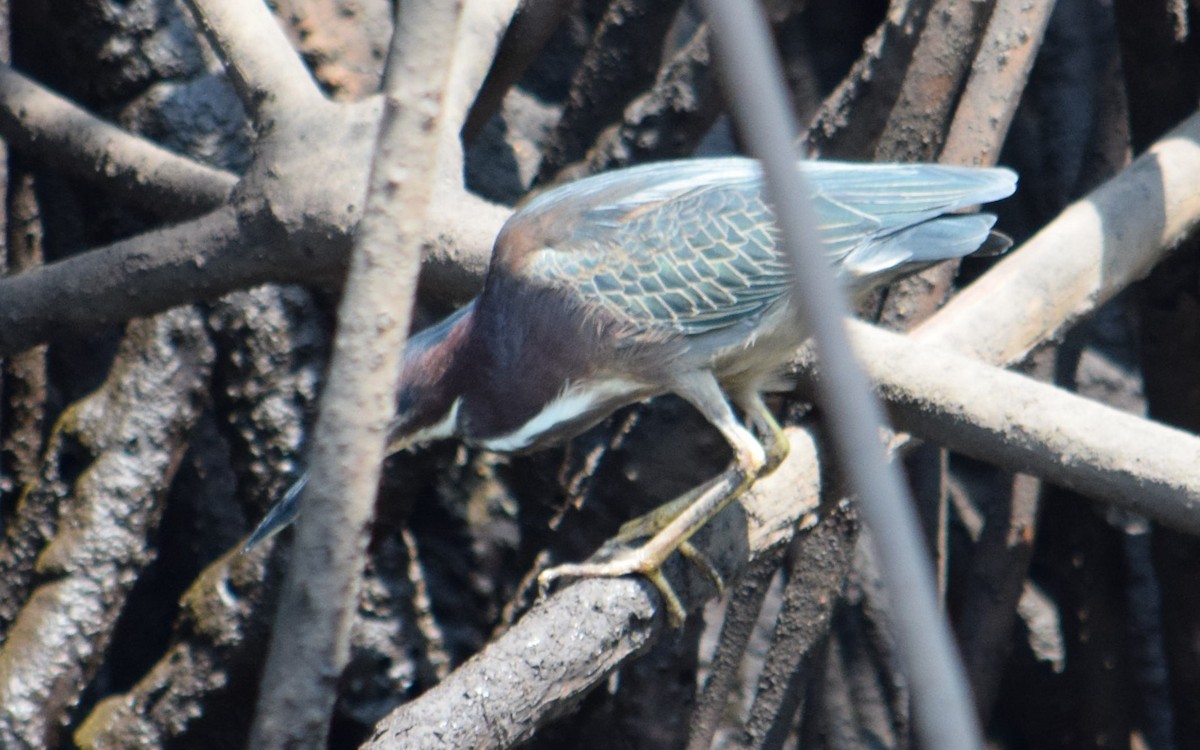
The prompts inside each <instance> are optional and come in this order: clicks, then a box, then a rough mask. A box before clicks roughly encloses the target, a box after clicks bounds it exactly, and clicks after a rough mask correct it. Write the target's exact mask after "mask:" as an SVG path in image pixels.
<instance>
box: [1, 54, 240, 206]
mask: <svg viewBox="0 0 1200 750" xmlns="http://www.w3.org/2000/svg"><path fill="white" fill-rule="evenodd" d="M0 136H3V138H4V140H5V141H6V142H7V143H8V145H9V146H11V147H12V148H14V149H15V150H17V151H19V152H20V153H22V154H24V155H26V156H28V157H30V158H31V159H34V160H36V161H38V162H40V163H43V164H46V165H48V166H50V167H52V168H54V169H55V170H57V171H59V172H62V173H63V174H66V175H70V176H71V177H75V178H78V179H81V180H85V181H87V182H91V183H93V184H100V185H101V186H103V187H104V189H105V190H108V191H110V192H112V193H114V194H116V195H117V196H119V197H120V198H121V199H123V200H126V201H128V202H129V203H131V204H133V205H135V206H137V207H139V208H144V209H148V210H151V211H153V212H155V213H156V214H158V215H159V216H162V217H163V218H167V219H182V218H188V217H192V216H196V215H197V214H201V213H204V212H205V211H209V210H212V209H213V208H216V207H217V206H219V205H221V204H223V203H224V202H225V201H226V200H228V199H229V193H230V191H231V190H232V189H233V186H234V184H235V183H236V182H237V176H236V175H233V174H231V173H229V172H226V171H224V170H221V169H214V168H213V167H209V166H205V165H203V164H200V163H198V162H196V161H193V160H192V159H189V158H187V157H185V156H180V155H179V154H176V153H174V152H172V151H168V150H167V149H165V148H163V147H162V146H159V145H157V144H155V143H152V142H150V141H148V140H146V139H145V138H141V137H139V136H136V135H133V134H132V133H129V132H128V131H125V130H122V129H120V128H118V127H117V126H115V125H113V124H111V123H108V122H105V121H104V120H101V119H100V118H98V117H96V116H95V115H92V114H91V113H89V112H87V111H86V110H84V109H81V108H80V107H78V106H76V105H75V104H74V103H72V102H70V101H68V100H67V99H64V98H63V97H61V96H59V95H58V94H55V93H54V92H52V91H50V90H49V89H46V88H44V87H42V86H40V85H38V84H37V83H35V82H33V81H31V80H30V79H28V78H26V77H25V76H23V75H21V74H20V73H18V72H17V71H15V70H13V69H12V68H10V67H9V66H7V65H0Z"/></svg>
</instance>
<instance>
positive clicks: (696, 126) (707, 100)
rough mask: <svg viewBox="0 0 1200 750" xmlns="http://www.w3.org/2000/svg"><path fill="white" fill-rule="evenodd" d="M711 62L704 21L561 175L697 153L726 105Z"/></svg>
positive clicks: (707, 34)
mask: <svg viewBox="0 0 1200 750" xmlns="http://www.w3.org/2000/svg"><path fill="white" fill-rule="evenodd" d="M711 63H712V56H711V55H710V54H709V32H708V25H707V24H701V25H700V26H699V27H697V29H696V30H695V32H693V33H692V37H691V39H689V40H688V42H687V44H685V45H683V46H682V47H681V48H679V49H678V50H676V51H675V53H674V54H673V55H672V56H671V59H670V61H669V62H667V63H666V64H665V65H663V66H662V68H661V69H660V70H659V72H658V78H657V79H656V80H655V81H654V86H653V87H651V89H650V90H649V91H647V92H646V93H645V94H643V95H641V96H639V97H637V98H636V99H634V100H633V101H631V102H630V103H629V106H628V107H626V108H625V116H624V117H623V118H622V119H621V121H620V122H619V123H618V124H616V125H614V126H612V127H610V128H608V129H607V130H605V131H604V132H602V133H601V134H600V135H599V137H597V138H596V142H595V143H594V144H593V145H592V147H591V148H589V149H588V153H587V157H586V158H585V159H584V161H583V162H581V163H580V164H579V165H578V166H577V167H572V166H568V167H567V168H566V169H564V170H563V171H562V172H560V173H559V175H558V178H559V179H560V180H561V179H562V178H564V177H567V176H573V175H575V174H577V173H578V172H583V173H586V174H595V173H597V172H603V171H605V170H607V169H615V168H616V167H624V166H629V165H630V164H635V163H638V162H642V161H649V160H651V159H655V158H670V157H683V156H686V155H688V154H691V153H692V152H693V151H695V149H696V145H697V144H698V143H699V142H700V140H701V139H702V138H703V137H704V134H705V133H707V132H708V131H709V130H710V129H711V128H712V124H713V123H714V122H715V121H716V119H717V116H718V115H719V114H720V112H721V108H722V106H723V105H724V102H723V100H722V98H721V93H720V92H719V91H718V90H717V80H716V76H715V75H714V73H713V70H712V65H711Z"/></svg>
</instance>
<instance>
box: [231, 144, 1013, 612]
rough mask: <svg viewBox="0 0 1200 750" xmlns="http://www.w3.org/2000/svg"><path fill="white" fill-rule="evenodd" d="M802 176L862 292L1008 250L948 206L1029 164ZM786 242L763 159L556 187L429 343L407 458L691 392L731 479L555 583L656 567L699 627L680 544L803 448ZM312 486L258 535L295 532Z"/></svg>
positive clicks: (400, 438)
mask: <svg viewBox="0 0 1200 750" xmlns="http://www.w3.org/2000/svg"><path fill="white" fill-rule="evenodd" d="M802 168H803V169H804V172H805V175H806V176H807V179H808V183H809V185H810V186H811V189H812V191H813V196H812V198H813V200H814V203H815V207H816V213H817V215H818V216H819V217H820V220H821V226H820V227H819V228H818V234H819V236H820V238H821V240H822V241H823V243H824V245H825V250H826V252H827V254H828V256H829V260H830V262H831V263H832V264H833V265H834V266H835V268H836V269H837V272H838V276H839V277H840V278H841V280H842V281H843V282H844V283H845V285H846V286H847V288H848V289H849V290H850V292H851V293H852V294H853V295H854V296H855V297H858V298H861V297H862V296H864V295H865V294H866V293H867V292H869V291H870V290H871V289H873V288H874V287H877V286H879V285H882V284H886V283H888V282H890V281H893V280H895V279H897V278H899V277H901V276H904V275H906V274H909V273H912V272H913V271H916V270H920V269H921V268H923V267H926V266H928V265H930V264H932V263H934V262H937V261H941V260H945V259H949V258H957V257H961V256H964V255H968V254H971V253H973V252H976V251H977V250H979V249H980V248H981V247H990V248H991V249H993V250H995V249H1002V248H1003V247H1006V246H1007V244H1006V243H1005V244H1003V245H1001V246H1000V247H998V246H997V243H1003V240H1002V239H1000V237H1001V236H1000V235H995V234H993V233H992V231H991V229H992V225H993V224H994V222H995V217H994V216H991V215H988V214H949V215H947V212H953V211H957V210H959V209H964V208H967V207H970V206H975V205H977V204H980V203H986V202H989V201H995V200H999V199H1002V198H1005V197H1007V196H1009V195H1011V194H1012V192H1013V190H1014V189H1015V186H1016V179H1017V178H1016V175H1015V174H1014V173H1013V172H1011V171H1009V170H1006V169H979V168H968V167H949V166H935V165H923V164H912V165H890V164H843V163H833V162H815V161H813V162H805V163H804V164H803V166H802ZM776 238H777V232H776V230H775V227H774V221H773V218H772V215H771V211H770V209H769V208H768V206H767V204H766V203H765V202H764V200H763V196H762V179H761V176H760V168H759V166H758V164H757V163H756V162H755V161H753V160H750V159H744V158H717V159H694V160H686V161H672V162H660V163H654V164H647V165H644V166H638V167H632V168H629V169H622V170H617V171H614V172H609V173H606V174H601V175H597V176H595V177H589V178H586V179H582V180H579V181H577V182H573V183H570V184H567V185H564V186H561V187H557V188H554V189H551V190H548V191H546V192H544V193H542V194H540V195H537V196H536V197H534V198H532V199H531V200H529V201H528V202H527V203H525V204H524V205H523V206H522V207H521V208H519V210H517V212H516V213H514V214H513V216H512V217H511V218H510V219H509V220H508V222H507V223H506V224H505V225H504V227H503V228H502V229H501V230H500V234H499V236H498V237H497V239H496V243H495V249H494V253H493V256H492V261H491V265H490V267H489V269H488V273H487V277H486V279H485V281H484V286H483V291H482V292H481V293H480V295H479V296H478V297H477V298H476V299H475V300H474V301H472V302H471V303H469V304H468V305H467V306H466V307H464V308H462V309H461V310H459V311H458V312H456V313H454V314H453V315H451V316H450V317H448V318H447V319H445V320H444V321H442V322H441V323H438V324H437V325H434V326H432V327H430V328H428V329H426V330H424V331H421V332H420V333H418V334H416V335H415V336H413V337H412V338H411V339H410V340H409V342H408V346H407V348H406V350H405V352H404V364H403V372H402V374H401V376H400V383H399V388H398V389H397V398H396V416H395V419H394V421H393V422H392V425H391V430H390V436H389V441H388V451H389V452H394V451H399V450H403V449H405V448H408V447H411V446H414V445H419V444H422V443H425V442H428V441H432V440H438V439H445V438H456V439H458V440H461V441H463V442H465V443H467V444H468V445H472V446H476V447H479V448H484V449H487V450H492V451H501V452H506V453H513V452H524V451H531V450H535V449H538V448H541V447H544V446H547V445H549V444H552V443H555V442H559V441H562V440H566V439H568V438H571V437H573V436H575V435H578V434H579V433H581V432H582V431H584V430H586V429H587V428H589V427H591V426H592V425H594V424H596V423H597V422H599V421H600V420H602V419H604V418H605V417H606V416H608V415H609V414H611V413H612V412H613V411H614V410H616V409H617V408H619V407H622V406H625V405H627V404H631V403H635V402H638V401H642V400H645V399H649V398H653V397H654V396H658V395H661V394H665V393H675V394H678V395H679V396H681V397H683V398H684V399H685V400H686V401H688V402H689V403H691V404H692V405H693V406H694V407H695V408H696V409H698V410H699V411H700V413H701V414H702V415H703V416H704V417H705V418H706V419H707V420H708V421H709V422H711V423H712V424H713V425H714V426H715V427H716V428H717V429H718V430H720V432H721V434H722V435H724V437H725V439H726V440H727V441H728V442H729V444H730V446H731V447H732V448H733V456H734V457H733V462H732V465H731V466H730V468H729V469H728V470H727V471H726V472H725V473H724V474H722V475H720V476H719V477H718V478H717V479H715V480H712V481H711V482H710V483H709V484H707V485H704V486H702V487H701V488H698V489H697V490H695V491H693V492H691V493H688V494H687V495H685V496H684V497H682V498H680V499H678V500H676V501H673V502H671V503H668V504H667V505H665V506H663V508H662V509H660V510H659V511H656V512H654V513H652V514H650V515H649V516H646V517H644V518H643V519H640V520H638V521H635V522H633V524H632V525H630V524H627V526H626V528H624V529H623V530H622V532H621V534H620V535H619V536H618V539H619V540H620V541H622V542H627V541H630V540H632V539H633V538H635V537H641V536H649V537H650V539H649V540H648V541H647V542H645V543H644V544H643V545H641V546H639V547H636V548H627V549H625V550H623V551H622V552H621V553H620V554H618V555H617V556H616V557H613V558H612V559H609V560H606V561H603V562H595V563H583V564H579V565H565V566H560V567H558V568H555V569H553V570H551V571H547V573H546V574H544V577H543V582H544V583H545V582H547V581H548V580H550V579H552V578H554V577H557V576H564V575H566V576H572V577H578V576H596V575H601V576H619V575H627V574H630V573H640V574H642V575H645V576H646V577H648V578H649V579H650V580H651V581H652V582H653V583H654V584H655V585H656V586H657V587H658V589H659V590H660V591H661V592H662V594H663V596H664V600H665V602H666V604H667V607H668V612H669V614H670V615H671V617H672V619H674V620H679V619H680V618H682V616H683V609H682V607H681V605H680V602H679V600H678V598H677V597H676V596H675V594H674V592H672V591H671V588H670V586H669V585H667V583H666V581H665V579H664V578H663V577H662V574H661V572H660V569H661V566H662V564H663V563H664V562H665V560H666V559H667V557H668V556H669V555H670V554H671V553H672V552H674V551H676V550H679V551H681V552H684V553H689V552H692V550H691V549H690V547H689V546H688V543H687V540H688V537H689V536H690V535H691V534H692V533H693V532H694V531H695V530H696V529H698V528H700V527H701V526H702V525H703V524H704V523H706V522H707V521H708V520H709V519H710V518H712V517H713V516H714V515H716V513H718V512H719V511H720V510H721V509H722V508H723V507H724V506H725V505H726V504H728V502H730V501H731V500H732V499H733V498H735V497H737V496H738V495H739V494H740V493H741V492H742V491H744V490H745V488H746V487H748V486H749V485H750V484H751V483H752V482H753V481H754V480H755V479H756V478H757V477H759V476H761V475H762V474H764V473H766V472H769V471H771V470H773V469H774V468H775V467H776V466H778V464H779V462H781V461H782V460H783V458H784V457H785V456H786V454H787V447H788V444H787V440H786V438H784V437H783V433H782V430H781V428H780V427H779V425H778V423H777V422H776V421H775V419H774V417H773V416H772V415H771V413H770V411H768V409H767V407H766V406H765V405H764V403H763V400H762V393H764V392H770V391H772V390H779V389H782V388H784V387H785V381H784V380H783V378H782V377H781V370H782V368H783V365H784V364H785V363H786V362H787V361H788V359H789V358H790V356H791V355H792V354H793V353H794V352H795V351H796V350H797V348H798V347H799V346H800V345H801V344H802V343H803V342H804V340H805V338H806V335H805V332H804V330H803V329H801V328H798V327H797V325H796V322H795V321H796V315H795V311H794V309H793V306H792V305H791V304H789V300H790V294H789V292H790V291H791V289H792V285H791V279H790V272H791V271H790V268H791V266H790V264H789V260H788V259H787V258H786V257H784V256H783V255H782V252H783V251H782V249H781V248H779V247H778V246H777V244H776ZM734 407H736V408H737V409H739V410H740V411H741V413H742V414H743V415H744V417H745V419H746V422H747V425H748V427H747V426H746V425H743V423H742V421H740V420H739V419H738V417H737V416H736V415H735V412H734ZM302 482H303V480H301V482H300V483H298V485H297V487H294V488H293V490H292V491H290V492H289V493H288V497H287V498H285V500H284V501H283V502H281V504H280V506H279V507H277V508H275V509H273V510H272V512H271V513H270V514H269V515H268V517H267V518H266V519H264V521H263V522H262V524H261V525H260V526H259V528H258V529H257V530H256V531H255V534H254V535H253V536H252V538H251V542H250V543H251V544H253V543H254V542H256V541H258V540H259V539H261V538H264V537H266V536H268V535H270V534H271V533H273V532H274V531H275V530H276V529H278V528H282V526H284V525H286V524H287V523H288V522H290V521H291V519H292V517H293V516H294V514H295V506H296V505H297V503H296V497H297V495H298V494H299V487H301V486H302ZM688 556H689V557H693V559H696V558H695V556H694V554H689V555H688ZM708 572H710V574H711V573H713V572H712V571H711V568H710V569H709V571H708ZM714 575H715V574H714ZM718 583H719V579H718Z"/></svg>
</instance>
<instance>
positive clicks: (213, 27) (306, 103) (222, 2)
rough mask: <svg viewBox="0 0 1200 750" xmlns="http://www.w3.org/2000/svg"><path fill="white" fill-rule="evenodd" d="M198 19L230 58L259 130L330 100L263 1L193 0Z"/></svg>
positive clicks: (236, 82) (229, 64) (228, 62)
mask: <svg viewBox="0 0 1200 750" xmlns="http://www.w3.org/2000/svg"><path fill="white" fill-rule="evenodd" d="M187 4H188V6H189V7H190V8H191V10H192V15H193V16H194V17H195V18H196V22H197V23H198V24H199V26H200V28H201V29H202V30H203V31H204V34H205V36H207V37H208V39H209V41H211V42H212V45H213V47H215V48H216V50H217V52H218V53H219V54H220V55H221V56H222V58H223V59H224V61H225V65H226V70H227V72H228V73H229V78H230V80H231V81H232V82H233V85H234V88H236V89H237V92H238V96H239V97H240V98H241V100H242V104H243V105H244V106H245V107H246V111H248V112H250V113H251V115H252V117H253V118H254V121H255V123H256V124H257V125H258V127H259V128H260V130H262V129H267V128H269V127H270V126H271V125H273V124H274V122H275V121H276V120H286V119H288V118H289V114H288V113H289V111H290V112H297V111H303V110H304V109H306V108H315V107H319V106H324V105H327V104H328V101H327V100H326V99H325V97H324V96H323V95H322V94H321V90H320V89H319V88H317V83H316V81H314V80H313V77H312V75H311V74H310V73H309V72H308V68H306V67H304V63H303V62H301V60H300V55H299V54H297V53H296V50H295V49H293V47H292V45H291V43H290V42H289V41H288V38H287V34H285V33H284V31H283V29H282V28H281V27H280V25H279V22H278V21H276V20H275V17H274V16H273V15H271V11H270V10H269V9H268V8H267V5H266V3H265V2H261V0H188V3H187Z"/></svg>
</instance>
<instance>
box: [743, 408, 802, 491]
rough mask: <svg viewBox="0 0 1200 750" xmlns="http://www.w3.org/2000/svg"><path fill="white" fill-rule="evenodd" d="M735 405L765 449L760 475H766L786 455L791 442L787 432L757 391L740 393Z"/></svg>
mask: <svg viewBox="0 0 1200 750" xmlns="http://www.w3.org/2000/svg"><path fill="white" fill-rule="evenodd" d="M737 405H738V406H740V407H741V409H742V411H743V412H745V413H746V418H747V419H749V420H750V425H751V426H752V427H753V428H754V431H755V433H757V435H758V438H759V439H760V440H762V442H763V447H764V448H765V449H766V452H767V465H766V466H764V467H763V470H762V475H761V476H767V475H768V474H771V473H773V472H774V471H775V470H776V469H778V468H779V465H780V464H782V463H783V461H784V459H786V458H787V457H788V453H789V452H790V451H791V449H792V444H791V443H790V442H789V441H788V436H787V433H785V432H784V431H783V428H782V427H780V426H779V422H777V421H776V420H775V415H774V414H772V413H771V410H770V409H768V408H767V405H766V404H764V403H763V400H762V396H761V395H760V394H759V393H758V392H757V391H752V392H750V393H747V394H742V395H740V396H739V397H738V399H737Z"/></svg>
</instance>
